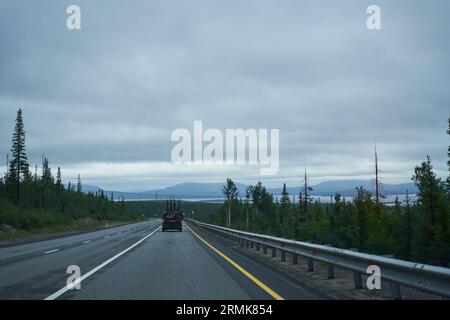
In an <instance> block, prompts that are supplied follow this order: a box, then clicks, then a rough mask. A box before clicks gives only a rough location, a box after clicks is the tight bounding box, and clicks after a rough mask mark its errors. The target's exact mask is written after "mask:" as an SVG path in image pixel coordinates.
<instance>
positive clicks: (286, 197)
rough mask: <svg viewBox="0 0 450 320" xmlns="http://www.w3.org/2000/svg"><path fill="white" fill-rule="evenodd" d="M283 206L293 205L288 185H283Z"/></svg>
mask: <svg viewBox="0 0 450 320" xmlns="http://www.w3.org/2000/svg"><path fill="white" fill-rule="evenodd" d="M280 202H281V204H282V205H288V204H290V203H291V200H290V199H289V193H288V192H287V188H286V183H284V184H283V191H282V192H281V201H280Z"/></svg>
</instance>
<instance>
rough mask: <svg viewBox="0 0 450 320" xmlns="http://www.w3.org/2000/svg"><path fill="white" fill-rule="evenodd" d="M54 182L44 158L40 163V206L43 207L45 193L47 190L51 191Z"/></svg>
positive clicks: (46, 160)
mask: <svg viewBox="0 0 450 320" xmlns="http://www.w3.org/2000/svg"><path fill="white" fill-rule="evenodd" d="M54 183H55V181H54V179H53V176H52V170H51V169H50V167H49V165H48V159H47V158H44V160H43V162H42V177H41V185H42V206H43V207H45V200H46V193H47V192H48V190H49V189H51V188H52V187H53V185H54Z"/></svg>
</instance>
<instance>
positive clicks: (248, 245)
mask: <svg viewBox="0 0 450 320" xmlns="http://www.w3.org/2000/svg"><path fill="white" fill-rule="evenodd" d="M245 247H246V248H248V247H250V241H249V240H245Z"/></svg>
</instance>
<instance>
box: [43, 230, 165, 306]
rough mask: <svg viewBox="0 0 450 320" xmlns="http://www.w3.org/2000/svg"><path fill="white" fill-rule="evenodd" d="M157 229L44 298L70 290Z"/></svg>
mask: <svg viewBox="0 0 450 320" xmlns="http://www.w3.org/2000/svg"><path fill="white" fill-rule="evenodd" d="M159 229H161V226H159V227H158V228H156V229H155V230H153V231H152V232H151V233H150V234H148V235H146V236H145V237H144V238H142V239H141V240H139V241H138V242H136V243H135V244H133V245H132V246H131V247H128V248H127V249H125V250H123V251H122V252H120V253H118V254H116V255H115V256H114V257H112V258H111V259H109V260H106V261H105V262H103V263H102V264H100V265H98V266H97V267H95V268H94V269H92V270H91V271H89V272H88V273H86V274H84V275H83V276H81V277H80V278H79V279H77V280H75V281H74V282H73V283H70V285H66V286H65V287H63V288H61V289H60V290H58V291H56V292H55V293H53V294H51V295H49V296H48V297H47V298H45V299H44V300H55V299H56V298H58V297H59V296H61V295H63V294H64V293H66V292H67V291H69V290H71V289H72V288H74V287H75V286H76V285H77V284H79V283H81V281H83V280H85V279H87V278H89V277H90V276H92V275H93V274H94V273H96V272H97V271H98V270H100V269H101V268H103V267H104V266H106V265H108V264H109V263H111V262H113V261H114V260H116V259H117V258H119V257H120V256H121V255H123V254H125V253H127V252H128V251H130V250H131V249H133V248H134V247H136V246H137V245H139V244H140V243H142V242H143V241H145V239H147V238H148V237H150V236H152V235H153V234H154V233H155V232H156V231H158V230H159Z"/></svg>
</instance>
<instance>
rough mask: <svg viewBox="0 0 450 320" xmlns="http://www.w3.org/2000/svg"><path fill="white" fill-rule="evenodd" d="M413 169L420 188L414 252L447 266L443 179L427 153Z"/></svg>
mask: <svg viewBox="0 0 450 320" xmlns="http://www.w3.org/2000/svg"><path fill="white" fill-rule="evenodd" d="M414 173H415V174H414V176H413V177H412V180H413V181H414V183H415V184H416V186H417V188H418V190H419V192H418V194H417V196H418V200H417V204H418V209H419V211H420V213H421V220H420V229H421V230H420V237H419V239H417V243H416V246H415V247H416V250H417V251H418V252H417V253H416V254H417V255H418V256H419V257H420V258H423V259H425V260H426V261H427V262H429V263H439V264H441V265H444V266H446V265H447V264H448V262H449V261H450V232H449V229H448V224H449V212H448V207H447V206H448V204H447V203H446V200H447V199H446V196H445V187H444V183H443V182H442V181H441V179H440V178H438V177H437V176H436V173H434V171H433V166H432V164H431V159H430V157H429V156H428V157H427V161H426V162H423V163H422V164H421V165H420V166H417V167H416V168H415V170H414Z"/></svg>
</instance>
